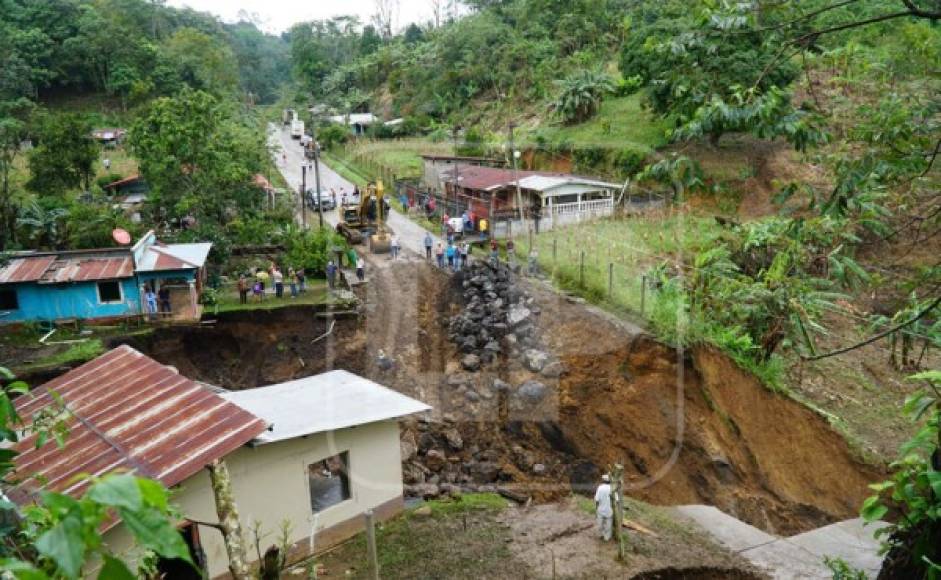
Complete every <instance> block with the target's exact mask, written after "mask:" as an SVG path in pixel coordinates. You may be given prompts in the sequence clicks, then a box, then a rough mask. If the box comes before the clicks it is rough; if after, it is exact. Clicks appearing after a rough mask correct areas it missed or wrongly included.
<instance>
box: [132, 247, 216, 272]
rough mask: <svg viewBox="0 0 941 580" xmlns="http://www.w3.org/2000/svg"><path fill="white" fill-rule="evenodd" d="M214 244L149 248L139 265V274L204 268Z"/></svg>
mask: <svg viewBox="0 0 941 580" xmlns="http://www.w3.org/2000/svg"><path fill="white" fill-rule="evenodd" d="M210 250H212V244H210V243H202V244H169V245H153V246H149V247H147V248H146V249H145V250H144V252H143V254H142V255H141V259H140V262H139V263H138V264H137V270H138V271H139V272H157V271H162V270H188V269H192V268H202V267H203V266H204V265H205V264H206V258H207V257H208V256H209V251H210Z"/></svg>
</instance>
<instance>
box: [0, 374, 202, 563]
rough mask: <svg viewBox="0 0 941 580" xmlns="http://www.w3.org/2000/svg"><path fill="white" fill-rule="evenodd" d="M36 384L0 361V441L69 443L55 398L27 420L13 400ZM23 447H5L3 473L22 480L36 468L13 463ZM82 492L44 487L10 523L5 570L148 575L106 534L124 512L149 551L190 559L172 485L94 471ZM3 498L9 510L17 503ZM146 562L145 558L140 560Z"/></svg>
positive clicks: (3, 550) (0, 552) (1, 551)
mask: <svg viewBox="0 0 941 580" xmlns="http://www.w3.org/2000/svg"><path fill="white" fill-rule="evenodd" d="M28 392H29V387H28V386H27V385H26V383H24V382H22V381H17V380H16V378H15V377H14V376H13V375H12V373H10V371H8V370H7V369H5V368H2V367H0V441H3V442H4V443H5V444H7V445H9V444H13V443H16V442H18V441H20V440H21V439H22V438H23V437H25V436H26V435H31V434H36V435H37V437H36V448H37V449H38V448H40V447H43V446H45V445H60V446H62V445H65V444H66V440H67V438H68V429H67V423H66V419H65V418H64V417H67V416H68V415H67V413H65V412H64V409H62V408H58V407H57V406H56V405H53V406H52V408H49V409H47V410H46V411H45V412H41V413H39V414H37V415H35V416H33V417H30V418H29V419H28V420H24V418H22V417H20V416H19V415H18V413H17V411H16V408H15V406H14V403H13V400H14V398H15V397H22V396H29V395H28ZM16 455H17V453H16V451H14V450H13V449H10V448H9V447H8V446H6V445H5V446H4V449H3V450H2V451H0V478H2V479H3V480H4V481H11V480H17V481H21V480H24V479H27V478H29V477H30V476H31V475H32V474H30V473H21V472H17V471H15V470H14V465H15V464H14V459H15V457H16ZM88 479H90V480H91V485H90V486H89V487H88V490H87V491H86V492H85V493H84V494H83V495H82V497H80V498H73V497H71V496H68V495H66V494H63V493H58V492H53V491H50V490H45V489H44V490H42V491H40V493H39V494H38V497H37V500H36V502H35V503H34V504H32V505H29V506H26V507H25V508H23V509H22V510H21V511H20V513H19V514H17V516H16V517H15V518H12V519H10V518H9V517H5V518H4V519H5V521H13V522H15V524H14V527H13V528H12V529H6V530H4V534H5V541H4V542H3V543H0V570H2V571H3V572H4V573H5V574H6V573H9V574H10V575H11V577H15V578H28V579H30V580H46V579H53V578H67V579H77V578H81V577H83V576H85V575H86V574H88V573H89V572H91V570H90V568H92V567H96V566H98V565H99V563H100V566H101V569H100V572H99V576H98V577H99V578H109V579H130V578H135V577H141V576H145V575H147V573H148V570H146V569H137V568H136V566H134V567H132V565H131V564H130V563H129V562H126V561H124V560H123V559H122V557H126V554H116V553H114V552H113V551H112V549H111V547H109V546H107V545H106V544H104V543H103V541H102V530H104V529H105V526H106V525H107V524H109V523H111V522H113V520H114V518H115V517H119V518H120V519H121V521H122V523H123V525H124V526H126V527H127V528H128V530H130V532H131V534H132V536H133V537H134V540H135V544H136V546H135V547H136V548H138V549H140V550H142V551H143V553H145V554H155V555H157V556H160V557H164V558H170V559H180V560H183V561H186V562H190V561H191V558H190V553H189V548H188V547H187V545H186V543H185V542H184V540H183V537H182V536H181V535H180V533H179V532H178V531H177V529H176V526H175V524H174V520H175V514H174V511H173V509H172V507H171V506H170V503H169V497H168V493H167V490H166V489H164V488H163V486H162V485H160V484H159V483H157V482H155V481H151V480H148V479H142V478H137V477H134V476H132V475H129V474H123V473H111V474H107V475H104V476H102V477H91V476H88ZM15 507H16V506H14V505H13V504H11V503H10V502H7V501H5V500H4V501H3V502H2V503H0V509H2V510H4V511H10V510H14V509H15ZM141 562H142V563H145V562H146V558H145V559H143V560H141Z"/></svg>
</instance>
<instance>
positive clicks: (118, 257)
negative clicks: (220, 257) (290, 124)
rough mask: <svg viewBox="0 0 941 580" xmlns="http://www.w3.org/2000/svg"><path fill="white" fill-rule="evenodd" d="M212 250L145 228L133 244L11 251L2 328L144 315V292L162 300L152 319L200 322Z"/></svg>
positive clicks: (0, 290)
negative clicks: (160, 295) (177, 241)
mask: <svg viewBox="0 0 941 580" xmlns="http://www.w3.org/2000/svg"><path fill="white" fill-rule="evenodd" d="M211 249H212V244H209V243H201V244H164V243H161V242H160V241H159V240H157V237H156V236H155V235H154V233H153V232H152V231H151V232H148V233H147V234H146V235H145V236H144V237H142V238H141V239H140V240H139V241H138V242H137V243H136V244H134V245H133V246H131V247H117V248H102V249H94V250H74V251H55V252H20V253H15V254H13V255H12V256H10V257H9V259H8V260H7V263H6V264H3V265H0V324H10V323H29V322H57V321H60V322H61V321H65V320H68V321H79V320H95V321H106V320H122V319H127V318H130V317H139V316H146V315H148V314H149V313H148V309H147V300H146V292H147V290H148V289H153V291H154V292H155V293H159V292H160V290H163V295H164V297H165V302H166V304H164V306H165V308H163V309H162V312H157V313H154V316H152V318H161V319H172V320H198V319H199V317H200V315H201V314H202V313H201V308H200V305H199V295H200V292H201V291H202V288H203V283H204V282H205V277H206V274H205V265H206V258H207V257H208V255H209V251H210V250H211ZM159 306H160V304H158V310H161V309H160V308H159Z"/></svg>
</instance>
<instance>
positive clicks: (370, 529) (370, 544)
mask: <svg viewBox="0 0 941 580" xmlns="http://www.w3.org/2000/svg"><path fill="white" fill-rule="evenodd" d="M364 515H365V516H366V551H367V552H369V577H370V578H372V580H379V556H378V553H377V552H376V525H375V522H374V521H373V513H372V510H371V509H369V510H366V513H365V514H364Z"/></svg>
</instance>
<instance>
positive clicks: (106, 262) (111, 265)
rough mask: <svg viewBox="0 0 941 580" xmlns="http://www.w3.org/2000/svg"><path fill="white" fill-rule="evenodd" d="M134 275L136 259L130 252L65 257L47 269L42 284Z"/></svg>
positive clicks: (89, 280) (109, 278) (41, 280)
mask: <svg viewBox="0 0 941 580" xmlns="http://www.w3.org/2000/svg"><path fill="white" fill-rule="evenodd" d="M133 275H134V259H133V258H132V256H131V255H130V254H128V255H126V256H120V257H114V258H82V257H74V258H63V259H60V260H56V261H55V263H53V264H52V265H51V266H50V267H49V269H47V270H46V272H45V274H43V276H42V278H41V279H40V280H39V283H40V284H65V283H68V282H91V281H94V280H115V279H118V278H130V277H131V276H133Z"/></svg>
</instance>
